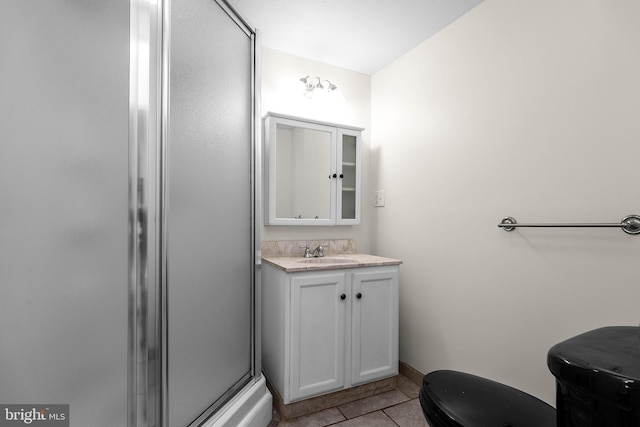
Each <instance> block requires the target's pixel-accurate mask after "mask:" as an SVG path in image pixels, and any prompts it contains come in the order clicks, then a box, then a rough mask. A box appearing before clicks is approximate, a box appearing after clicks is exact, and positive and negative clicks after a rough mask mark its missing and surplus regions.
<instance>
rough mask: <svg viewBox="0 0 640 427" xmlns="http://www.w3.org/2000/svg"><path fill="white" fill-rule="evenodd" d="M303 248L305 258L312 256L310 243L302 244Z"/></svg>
mask: <svg viewBox="0 0 640 427" xmlns="http://www.w3.org/2000/svg"><path fill="white" fill-rule="evenodd" d="M300 247H301V248H304V257H305V258H312V257H313V255H311V249H309V245H306V246H300Z"/></svg>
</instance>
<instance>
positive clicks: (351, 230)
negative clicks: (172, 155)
mask: <svg viewBox="0 0 640 427" xmlns="http://www.w3.org/2000/svg"><path fill="white" fill-rule="evenodd" d="M261 54H262V93H261V97H262V112H263V116H264V114H266V113H267V112H269V111H271V112H276V113H281V114H289V115H293V116H298V117H306V118H311V119H315V120H320V121H325V122H332V123H338V124H344V125H352V126H359V127H363V128H365V130H364V131H363V132H362V142H363V144H362V145H363V156H362V192H363V199H362V224H361V225H357V226H340V227H297V226H296V227H284V226H268V227H262V231H261V233H262V235H261V238H262V240H307V239H309V240H311V239H355V240H356V248H357V250H358V251H359V252H370V250H371V226H372V223H371V221H372V212H373V208H372V206H373V191H372V189H371V188H372V187H371V179H370V174H371V168H370V156H369V152H370V140H371V137H370V135H371V131H370V129H371V77H370V76H368V75H366V74H361V73H357V72H355V71H350V70H347V69H344V68H339V67H335V66H333V65H329V64H324V63H321V62H316V61H312V60H309V59H304V58H300V57H298V56H294V55H289V54H286V53H284V52H280V51H277V50H274V49H269V48H263V49H262V52H261ZM307 75H310V76H311V77H315V76H320V77H321V78H323V79H328V80H330V81H331V82H332V83H334V84H335V85H337V86H338V91H337V92H338V93H332V94H331V96H328V97H325V98H318V97H314V98H313V99H308V98H306V97H304V96H303V95H302V90H301V85H302V83H301V82H300V81H299V79H300V78H301V77H305V76H307ZM263 205H264V204H263ZM263 207H264V206H263ZM261 218H264V215H261ZM263 222H264V220H263Z"/></svg>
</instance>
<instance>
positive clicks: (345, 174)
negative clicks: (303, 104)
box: [264, 113, 363, 225]
mask: <svg viewBox="0 0 640 427" xmlns="http://www.w3.org/2000/svg"><path fill="white" fill-rule="evenodd" d="M362 130H363V129H362V128H359V127H354V126H345V125H338V124H333V123H326V122H317V121H312V120H309V119H302V118H298V117H292V116H286V115H282V114H276V113H268V114H267V115H266V117H265V119H264V135H265V138H264V140H265V160H266V162H265V200H266V203H267V205H266V207H265V224H266V225H354V224H360V198H361V194H360V191H361V190H360V188H361V184H360V175H361V170H360V168H361V166H360V165H361V132H362Z"/></svg>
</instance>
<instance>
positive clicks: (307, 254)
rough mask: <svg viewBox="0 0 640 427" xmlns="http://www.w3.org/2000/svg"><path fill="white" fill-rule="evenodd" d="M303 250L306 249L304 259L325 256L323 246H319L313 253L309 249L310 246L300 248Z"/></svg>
mask: <svg viewBox="0 0 640 427" xmlns="http://www.w3.org/2000/svg"><path fill="white" fill-rule="evenodd" d="M300 247H301V248H304V255H303V256H304V257H305V258H314V257H323V256H324V248H323V247H322V245H318V246H317V247H316V248H315V249H314V250H313V251H311V249H310V248H309V245H307V246H300Z"/></svg>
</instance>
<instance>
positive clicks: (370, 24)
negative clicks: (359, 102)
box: [229, 0, 482, 75]
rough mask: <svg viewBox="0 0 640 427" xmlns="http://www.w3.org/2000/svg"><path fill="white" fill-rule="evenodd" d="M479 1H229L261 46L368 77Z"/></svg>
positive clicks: (479, 0)
mask: <svg viewBox="0 0 640 427" xmlns="http://www.w3.org/2000/svg"><path fill="white" fill-rule="evenodd" d="M481 1H482V0H229V2H230V3H231V4H232V5H233V7H234V8H235V9H236V10H237V11H238V12H239V13H240V15H241V16H242V17H243V18H244V19H246V20H247V21H248V23H249V24H250V25H251V26H253V27H255V28H257V29H258V31H259V32H260V37H261V42H262V46H264V47H268V48H272V49H277V50H281V51H283V52H287V53H290V54H293V55H296V56H301V57H303V58H308V59H313V60H316V61H320V62H324V63H328V64H332V65H335V66H339V67H343V68H347V69H349V70H353V71H358V72H361V73H364V74H368V75H372V74H374V73H376V72H377V71H379V70H380V69H381V68H383V67H384V66H386V65H388V64H389V63H391V62H393V61H394V60H395V59H397V58H398V57H400V56H401V55H403V54H404V53H406V52H407V51H409V50H410V49H412V48H414V47H415V46H417V45H418V44H420V43H421V42H422V41H424V40H425V39H427V38H428V37H430V36H432V35H433V34H435V33H436V32H438V31H439V30H440V29H442V28H444V27H445V26H447V25H448V24H450V23H451V22H453V21H455V20H456V19H457V18H459V17H460V16H462V15H463V14H464V13H466V12H467V11H469V10H470V9H471V8H473V7H474V6H476V5H477V4H478V3H480V2H481Z"/></svg>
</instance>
